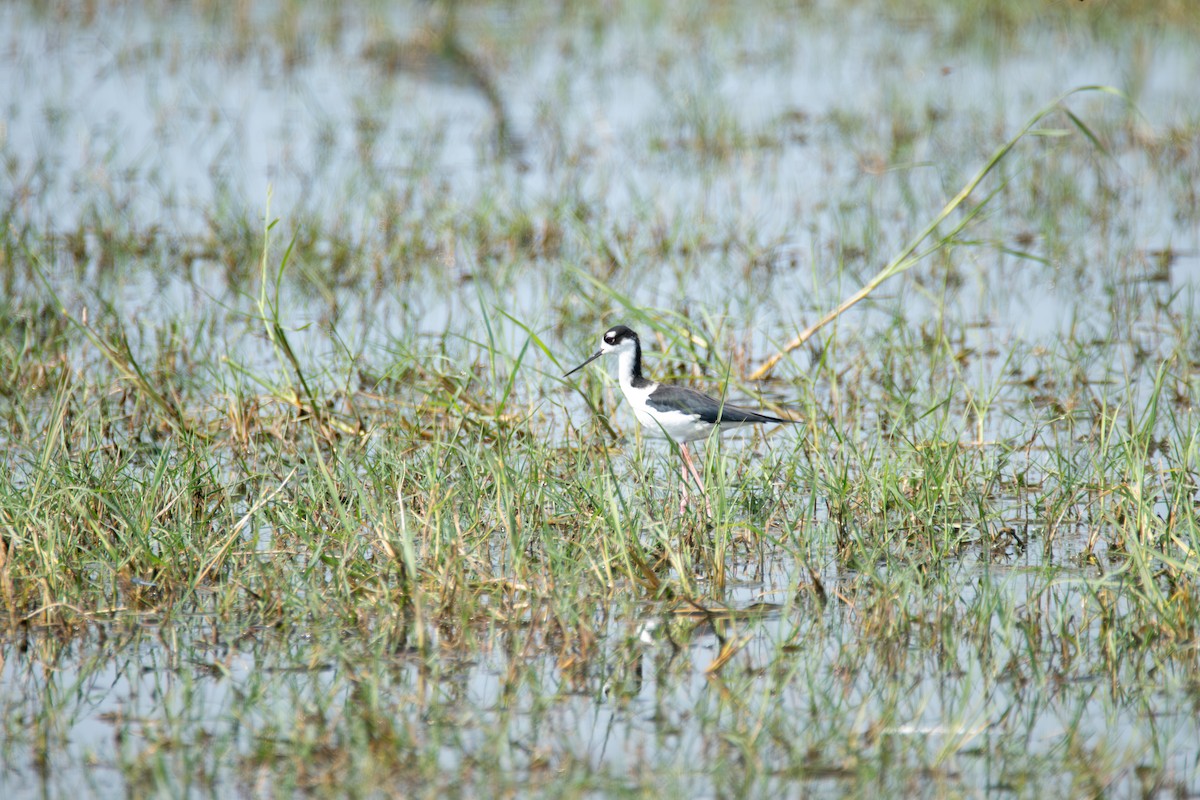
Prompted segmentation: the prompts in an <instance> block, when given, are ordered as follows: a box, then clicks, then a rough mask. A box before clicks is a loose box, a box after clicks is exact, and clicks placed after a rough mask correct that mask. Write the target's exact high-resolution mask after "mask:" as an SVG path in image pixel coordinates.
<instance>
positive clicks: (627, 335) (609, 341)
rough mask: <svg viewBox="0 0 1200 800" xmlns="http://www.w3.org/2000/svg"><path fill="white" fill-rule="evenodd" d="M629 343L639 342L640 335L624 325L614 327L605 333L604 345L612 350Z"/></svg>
mask: <svg viewBox="0 0 1200 800" xmlns="http://www.w3.org/2000/svg"><path fill="white" fill-rule="evenodd" d="M629 341H633V342H638V335H637V334H636V333H634V332H633V331H632V330H630V329H629V328H627V327H625V326H624V325H614V326H613V327H611V328H609V329H608V330H606V331H605V332H604V344H606V345H608V347H610V348H612V347H617V346H619V345H621V344H623V343H625V342H629ZM638 343H639V344H640V342H638Z"/></svg>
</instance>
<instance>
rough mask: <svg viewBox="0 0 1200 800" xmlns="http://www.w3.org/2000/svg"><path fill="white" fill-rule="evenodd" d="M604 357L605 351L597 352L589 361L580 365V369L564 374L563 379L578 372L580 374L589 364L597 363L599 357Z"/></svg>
mask: <svg viewBox="0 0 1200 800" xmlns="http://www.w3.org/2000/svg"><path fill="white" fill-rule="evenodd" d="M602 355H604V351H603V350H597V351H596V354H595V355H594V356H592V357H591V358H589V359H588V360H587V361H585V362H583V363H582V364H580V365H579V366H578V367H576V368H575V369H573V370H571V371H570V372H566V373H563V377H564V378H565V377H567V376H568V375H574V374H575V373H576V372H579V370H581V369H583V368H584V367H586V366H587V365H588V364H590V363H592V362H593V361H595V360H596V359H597V358H599V357H600V356H602Z"/></svg>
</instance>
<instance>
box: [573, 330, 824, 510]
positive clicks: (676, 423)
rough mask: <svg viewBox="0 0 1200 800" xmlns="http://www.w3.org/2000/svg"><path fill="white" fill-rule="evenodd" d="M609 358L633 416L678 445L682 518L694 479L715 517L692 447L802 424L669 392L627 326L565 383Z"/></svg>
mask: <svg viewBox="0 0 1200 800" xmlns="http://www.w3.org/2000/svg"><path fill="white" fill-rule="evenodd" d="M609 353H616V354H617V359H618V360H617V377H618V379H619V381H620V383H621V393H622V394H624V395H625V399H626V400H628V401H629V405H631V406H633V414H634V416H636V417H637V421H638V422H640V423H641V424H642V425H643V426H645V427H646V428H649V429H650V430H652V431H660V430H661V431H662V432H663V433H664V434H666V435H667V436H668V437H669V438H670V439H671V440H672V441H674V442H675V443H676V444H677V445H679V453H680V455H681V456H683V467H682V470H681V474H682V476H683V498H682V501H681V503H680V506H679V508H680V513H682V512H683V510H684V509H685V508H686V507H687V503H688V490H687V484H688V479H689V477H690V478H692V479H695V481H696V485H697V486H698V487H700V492H701V493H702V494H703V495H704V506H705V508H706V509H707V510H708V513H709V515H710V516H711V515H712V506H711V505H710V504H709V502H708V491H707V490H706V489H705V488H704V481H703V480H701V478H700V471H699V470H697V469H696V465H695V463H694V462H693V461H692V456H691V454H690V453H688V448H687V445H688V442H694V441H696V440H697V439H707V438H708V437H709V436H711V435H712V434H713V433H714V432H716V433H721V432H724V431H725V430H727V429H729V428H737V427H741V426H742V425H752V424H756V423H764V422H799V421H800V420H795V419H782V418H780V417H772V416H770V415H768V414H759V413H758V412H756V411H751V410H749V409H746V408H738V407H737V406H733V405H730V404H729V403H726V402H724V401H722V400H718V399H716V398H714V397H709V396H708V395H706V394H704V393H703V392H698V391H696V390H695V389H689V388H687V387H684V386H667V385H664V384H661V383H656V382H654V381H651V380H647V379H646V378H645V377H644V376H643V375H642V342H641V340H640V339H638V335H637V334H636V333H634V332H633V331H632V330H630V329H629V328H627V327H625V326H624V325H617V326H616V327H613V328H609V329H608V330H607V331H605V332H604V338H603V339H602V340H601V342H600V349H599V350H597V351H596V353H595V355H593V356H592V357H591V358H589V359H588V360H587V361H584V362H583V363H582V364H580V365H579V366H578V367H576V368H575V369H573V370H571V371H570V372H568V373H566V374H565V375H563V377H564V378H565V377H567V376H568V375H571V374H573V373H576V372H578V371H579V370H581V369H583V368H584V367H586V366H587V365H588V364H590V363H592V362H593V361H595V360H596V359H597V358H599V357H600V356H604V355H608V354H609Z"/></svg>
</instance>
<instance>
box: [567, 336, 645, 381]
mask: <svg viewBox="0 0 1200 800" xmlns="http://www.w3.org/2000/svg"><path fill="white" fill-rule="evenodd" d="M617 352H626V353H633V354H634V360H633V374H634V375H635V376H636V377H637V378H638V379H641V376H642V365H641V360H642V343H641V341H640V340H639V339H638V335H637V334H636V333H634V332H633V331H632V330H630V329H629V328H626V327H625V326H624V325H616V326H614V327H612V328H609V329H608V330H606V331H605V332H604V336H603V337H602V338H601V340H600V349H599V350H597V351H596V352H595V354H593V355H592V357H591V358H589V359H588V360H587V361H585V362H583V363H582V364H580V365H579V366H578V367H576V368H575V369H573V370H571V372H568V373H567V375H570V374H572V373H574V372H578V371H579V370H581V369H583V368H584V367H586V366H587V365H588V364H590V363H592V362H593V361H595V360H596V359H597V358H599V357H600V356H603V355H607V354H608V353H617ZM567 375H564V376H563V377H564V378H565V377H566V376H567Z"/></svg>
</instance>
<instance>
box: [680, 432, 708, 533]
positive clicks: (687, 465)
mask: <svg viewBox="0 0 1200 800" xmlns="http://www.w3.org/2000/svg"><path fill="white" fill-rule="evenodd" d="M679 452H680V454H682V455H683V465H684V471H685V472H687V471H688V470H691V473H692V477H693V478H695V479H696V485H697V486H699V487H700V494H702V495H704V510H705V511H707V512H708V516H709V517H711V516H712V504H711V503H709V502H708V489H707V488H705V486H704V480H703V479H701V477H700V471H699V470H698V469H696V464H695V462H693V461H692V454H691V453H689V452H688V449H687V445H686V444H681V445H679ZM683 482H684V484H685V485H686V484H687V478H686V477H685V478H684V479H683Z"/></svg>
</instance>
